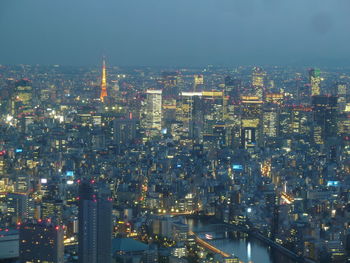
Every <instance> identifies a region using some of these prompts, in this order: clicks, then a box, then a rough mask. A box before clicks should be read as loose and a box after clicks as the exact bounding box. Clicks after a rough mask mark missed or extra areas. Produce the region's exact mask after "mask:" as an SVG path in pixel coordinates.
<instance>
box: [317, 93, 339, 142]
mask: <svg viewBox="0 0 350 263" xmlns="http://www.w3.org/2000/svg"><path fill="white" fill-rule="evenodd" d="M337 100H338V98H337V97H335V96H322V95H319V96H313V97H312V110H313V122H314V125H313V128H314V141H315V143H317V144H324V143H325V142H326V141H327V139H328V138H329V137H334V136H336V135H337Z"/></svg>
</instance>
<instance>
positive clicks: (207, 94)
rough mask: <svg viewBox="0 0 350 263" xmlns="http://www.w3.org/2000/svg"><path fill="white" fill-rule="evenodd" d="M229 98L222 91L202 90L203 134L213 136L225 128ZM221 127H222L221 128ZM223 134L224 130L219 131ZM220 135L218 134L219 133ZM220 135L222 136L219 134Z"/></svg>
mask: <svg viewBox="0 0 350 263" xmlns="http://www.w3.org/2000/svg"><path fill="white" fill-rule="evenodd" d="M227 100H228V98H227V97H225V96H224V93H223V92H222V91H203V92H202V104H203V105H202V114H203V136H204V137H205V136H208V137H213V136H215V134H214V133H215V132H219V131H220V130H221V131H222V128H225V127H224V126H225V120H226V117H227V116H226V114H227ZM219 127H220V128H219ZM219 133H220V134H222V132H219ZM217 135H218V134H217ZM219 137H220V136H219Z"/></svg>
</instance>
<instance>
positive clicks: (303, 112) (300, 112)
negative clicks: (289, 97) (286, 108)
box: [290, 106, 312, 136]
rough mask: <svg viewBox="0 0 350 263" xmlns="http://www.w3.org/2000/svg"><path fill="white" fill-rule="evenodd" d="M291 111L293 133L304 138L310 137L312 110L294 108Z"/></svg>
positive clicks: (309, 108)
mask: <svg viewBox="0 0 350 263" xmlns="http://www.w3.org/2000/svg"><path fill="white" fill-rule="evenodd" d="M290 109H291V112H290V113H291V122H290V125H291V132H292V133H293V134H298V135H302V136H308V135H310V131H311V130H310V127H311V120H312V108H311V107H303V106H293V107H291V108H290Z"/></svg>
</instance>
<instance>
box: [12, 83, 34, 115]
mask: <svg viewBox="0 0 350 263" xmlns="http://www.w3.org/2000/svg"><path fill="white" fill-rule="evenodd" d="M32 111H33V87H32V84H31V82H30V81H29V80H27V79H22V80H20V81H17V82H16V84H15V92H14V94H13V98H12V103H11V113H12V115H14V116H19V115H27V114H29V113H31V112H32Z"/></svg>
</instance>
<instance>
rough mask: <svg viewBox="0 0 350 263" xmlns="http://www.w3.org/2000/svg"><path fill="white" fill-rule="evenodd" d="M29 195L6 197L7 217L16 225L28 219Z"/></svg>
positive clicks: (10, 195)
mask: <svg viewBox="0 0 350 263" xmlns="http://www.w3.org/2000/svg"><path fill="white" fill-rule="evenodd" d="M28 199H29V198H28V195H27V194H20V193H8V194H7V196H6V205H7V215H8V216H9V217H10V219H11V222H12V223H13V224H16V223H18V222H23V221H24V220H25V219H27V218H28V214H29V200H28Z"/></svg>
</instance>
